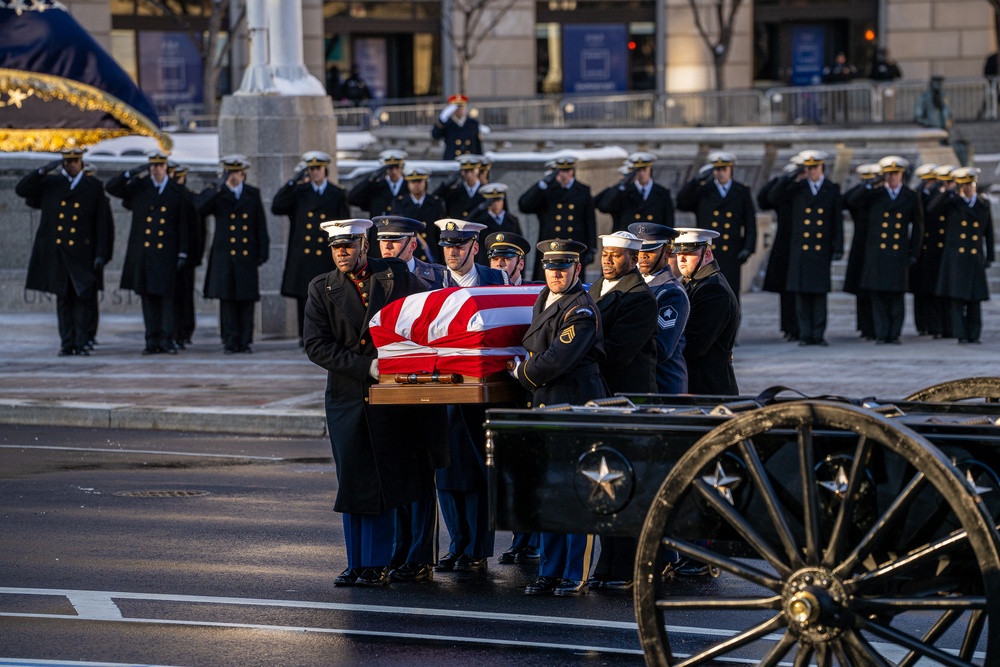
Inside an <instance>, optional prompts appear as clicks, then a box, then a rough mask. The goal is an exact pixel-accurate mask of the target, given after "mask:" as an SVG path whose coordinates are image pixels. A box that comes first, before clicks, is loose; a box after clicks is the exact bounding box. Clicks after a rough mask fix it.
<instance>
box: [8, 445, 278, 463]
mask: <svg viewBox="0 0 1000 667" xmlns="http://www.w3.org/2000/svg"><path fill="white" fill-rule="evenodd" d="M0 449H51V450H55V451H65V452H107V453H112V454H162V455H163V456H194V457H201V458H209V459H253V460H256V461H286V460H287V459H284V458H282V457H280V456H251V455H250V454H204V453H196V452H171V451H166V450H158V449H112V448H109V447H54V446H49V445H0Z"/></svg>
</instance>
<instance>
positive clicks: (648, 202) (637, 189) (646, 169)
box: [594, 151, 674, 232]
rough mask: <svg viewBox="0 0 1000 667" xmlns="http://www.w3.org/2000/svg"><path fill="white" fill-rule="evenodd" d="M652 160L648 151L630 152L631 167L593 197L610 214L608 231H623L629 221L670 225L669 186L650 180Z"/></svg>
mask: <svg viewBox="0 0 1000 667" xmlns="http://www.w3.org/2000/svg"><path fill="white" fill-rule="evenodd" d="M655 161H656V156H655V155H653V154H652V153H647V152H645V151H642V152H638V153H632V154H631V155H629V156H628V165H629V166H630V167H631V171H629V172H628V173H627V174H625V177H624V178H622V180H621V181H619V182H618V183H617V184H615V185H612V186H611V187H610V188H607V189H605V190H602V191H601V193H600V194H598V195H597V197H595V198H594V203H595V205H596V206H597V210H599V211H603V212H604V213H608V214H610V215H611V218H612V220H613V224H612V228H611V231H612V232H621V231H625V230H626V228H627V227H628V226H629V225H630V224H633V223H642V224H654V225H666V226H668V227H672V226H673V224H674V200H673V198H672V197H671V196H670V190H668V189H667V188H665V187H663V186H662V185H660V184H659V183H655V182H653V163H654V162H655Z"/></svg>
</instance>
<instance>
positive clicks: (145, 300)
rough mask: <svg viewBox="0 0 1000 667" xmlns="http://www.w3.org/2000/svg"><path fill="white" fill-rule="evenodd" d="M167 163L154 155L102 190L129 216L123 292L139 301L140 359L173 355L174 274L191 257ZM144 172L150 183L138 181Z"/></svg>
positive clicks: (184, 216) (184, 214)
mask: <svg viewBox="0 0 1000 667" xmlns="http://www.w3.org/2000/svg"><path fill="white" fill-rule="evenodd" d="M168 159H169V156H168V155H167V153H164V152H162V151H154V152H152V153H151V154H150V155H149V161H148V163H146V164H143V165H140V166H139V167H134V168H132V169H129V170H127V171H125V172H123V173H121V174H119V175H117V176H113V177H112V178H110V179H109V180H108V182H107V183H106V184H105V189H106V190H107V191H108V194H109V195H111V196H112V197H120V198H121V199H122V204H123V205H124V206H125V207H126V208H129V209H131V210H132V227H131V230H130V232H129V237H128V250H127V251H126V253H125V263H124V264H123V265H122V277H121V288H122V289H128V290H132V291H134V292H135V293H136V294H138V295H139V296H140V297H141V298H142V319H143V323H144V324H145V328H146V347H145V348H144V349H143V351H142V353H143V354H156V353H159V352H165V353H167V354H177V346H176V345H174V341H173V336H174V328H175V326H174V303H175V301H174V297H175V295H176V294H177V272H178V271H181V270H183V269H184V267H186V266H187V262H188V256H189V254H190V252H191V243H192V240H191V222H190V220H188V216H189V211H188V205H187V202H186V199H185V195H184V188H182V187H181V186H179V185H177V184H176V183H174V182H173V181H171V180H170V178H169V177H168V176H167V160H168ZM146 170H149V177H148V178H144V177H143V176H142V173H143V172H144V171H146Z"/></svg>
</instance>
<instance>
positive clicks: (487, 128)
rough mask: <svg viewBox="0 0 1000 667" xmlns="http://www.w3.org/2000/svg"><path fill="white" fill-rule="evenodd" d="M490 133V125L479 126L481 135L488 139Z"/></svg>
mask: <svg viewBox="0 0 1000 667" xmlns="http://www.w3.org/2000/svg"><path fill="white" fill-rule="evenodd" d="M490 132H491V130H490V126H489V125H483V124H482V123H480V124H479V134H481V135H483V136H484V137H486V136H489V134H490Z"/></svg>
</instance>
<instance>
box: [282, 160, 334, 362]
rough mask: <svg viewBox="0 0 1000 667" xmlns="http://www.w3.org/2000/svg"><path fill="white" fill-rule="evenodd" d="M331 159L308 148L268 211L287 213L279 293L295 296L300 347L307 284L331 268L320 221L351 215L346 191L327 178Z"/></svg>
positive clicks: (331, 263)
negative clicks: (282, 271)
mask: <svg viewBox="0 0 1000 667" xmlns="http://www.w3.org/2000/svg"><path fill="white" fill-rule="evenodd" d="M331 162H333V158H332V157H331V156H330V154H329V153H325V152H323V151H307V152H306V153H305V154H303V155H302V160H301V161H300V162H299V163H298V164H297V165H296V167H297V168H296V170H295V171H296V173H295V175H294V176H292V178H291V179H289V180H288V181H287V182H286V183H285V184H284V185H282V186H281V189H279V190H278V192H277V193H276V194H275V195H274V199H273V200H272V201H271V213H273V214H274V215H285V216H288V244H287V248H286V251H285V269H284V273H283V274H282V277H281V295H282V296H286V297H289V298H291V299H295V303H296V307H297V314H298V333H299V346H301V345H302V344H303V343H302V321H303V317H304V316H305V307H306V296H307V294H308V290H309V283H310V281H312V279H313V278H315V277H316V276H318V275H319V274H321V273H329V272H330V271H332V270H333V260H332V259H331V258H330V253H329V251H328V250H327V249H326V247H325V246H326V235H325V234H323V233H322V232H321V230H320V228H319V223H320V222H322V221H323V220H341V219H345V218H348V217H350V207H349V206H348V205H347V194H346V193H345V191H344V189H343V188H342V187H340V186H338V185H336V184H334V183H331V182H330V180H329V175H330V172H329V165H330V163H331Z"/></svg>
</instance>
